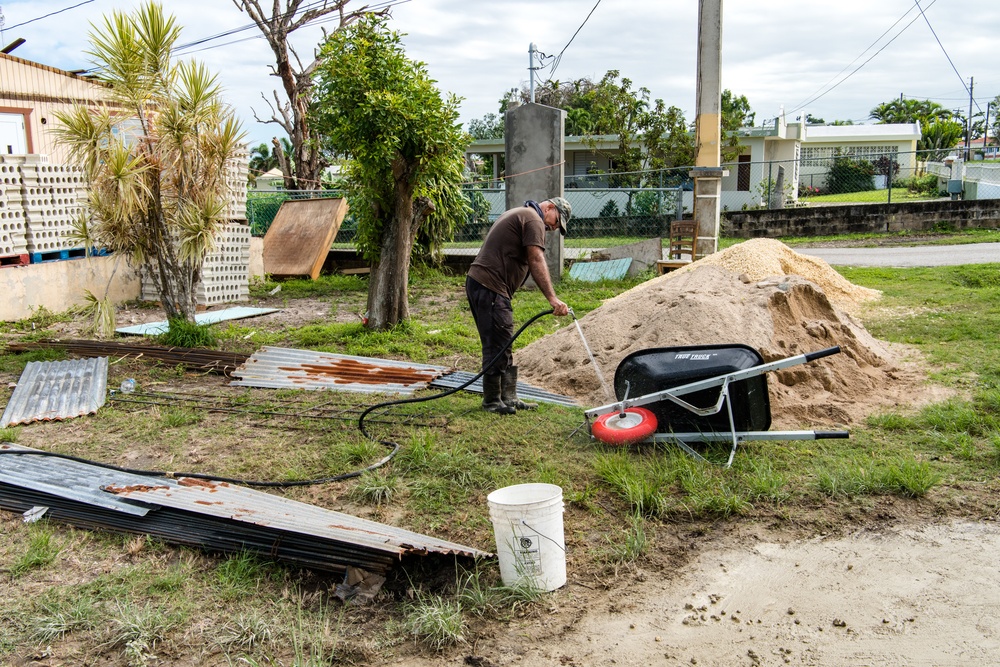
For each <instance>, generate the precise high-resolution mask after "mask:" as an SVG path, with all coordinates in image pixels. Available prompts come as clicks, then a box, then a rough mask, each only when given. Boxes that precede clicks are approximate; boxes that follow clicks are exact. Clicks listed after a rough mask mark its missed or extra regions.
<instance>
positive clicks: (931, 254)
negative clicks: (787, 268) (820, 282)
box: [793, 243, 1000, 267]
mask: <svg viewBox="0 0 1000 667" xmlns="http://www.w3.org/2000/svg"><path fill="white" fill-rule="evenodd" d="M793 250H795V252H797V253H799V254H800V255H811V256H813V257H819V258H820V259H822V260H824V261H825V262H826V263H827V264H830V265H832V266H893V267H910V266H953V265H956V264H991V263H994V262H1000V243H969V244H967V245H925V246H905V247H881V248H804V247H796V248H793Z"/></svg>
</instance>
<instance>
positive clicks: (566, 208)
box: [547, 197, 573, 236]
mask: <svg viewBox="0 0 1000 667" xmlns="http://www.w3.org/2000/svg"><path fill="white" fill-rule="evenodd" d="M547 201H549V202H550V203H552V205H554V206H555V207H556V209H557V210H558V211H559V233H560V234H562V235H563V236H566V223H568V222H569V219H570V216H572V215H573V207H572V206H570V205H569V202H568V201H566V199H565V198H563V197H552V198H551V199H549V200H547Z"/></svg>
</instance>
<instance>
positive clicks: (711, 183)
mask: <svg viewBox="0 0 1000 667" xmlns="http://www.w3.org/2000/svg"><path fill="white" fill-rule="evenodd" d="M697 90H698V92H697V100H696V106H697V115H696V116H695V121H694V125H695V142H696V143H697V152H696V153H695V160H694V165H695V166H694V169H692V170H691V172H690V176H691V177H692V178H694V192H692V195H693V196H694V201H693V208H694V221H695V242H694V246H695V247H694V248H693V253H694V257H692V259H697V258H698V257H703V256H705V255H710V254H712V253H713V252H715V251H716V250H718V248H719V214H720V210H721V206H720V203H721V202H720V200H721V198H722V177H723V176H727V175H728V174H729V172H728V171H725V170H724V169H722V154H721V150H722V141H721V135H722V128H721V111H722V0H698V88H697Z"/></svg>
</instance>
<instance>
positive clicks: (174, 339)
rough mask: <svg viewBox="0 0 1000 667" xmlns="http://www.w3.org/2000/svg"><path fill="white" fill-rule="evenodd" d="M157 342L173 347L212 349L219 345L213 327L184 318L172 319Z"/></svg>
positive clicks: (157, 338)
mask: <svg viewBox="0 0 1000 667" xmlns="http://www.w3.org/2000/svg"><path fill="white" fill-rule="evenodd" d="M156 342H157V343H159V344H160V345H168V346H171V347H203V348H212V347H215V346H216V345H217V344H218V341H217V340H216V338H215V332H214V331H212V327H211V325H209V324H198V323H197V322H192V321H191V320H188V319H185V318H183V317H172V318H170V319H169V320H168V322H167V330H166V331H165V332H164V333H162V334H160V335H159V336H157V337H156Z"/></svg>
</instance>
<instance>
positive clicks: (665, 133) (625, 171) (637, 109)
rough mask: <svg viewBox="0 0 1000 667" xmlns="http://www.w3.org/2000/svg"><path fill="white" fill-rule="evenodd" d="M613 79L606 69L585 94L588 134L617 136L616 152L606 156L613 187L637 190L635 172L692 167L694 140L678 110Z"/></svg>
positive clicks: (625, 80)
mask: <svg viewBox="0 0 1000 667" xmlns="http://www.w3.org/2000/svg"><path fill="white" fill-rule="evenodd" d="M619 77H620V74H619V72H618V70H610V71H608V72H607V73H606V74H605V75H604V77H603V78H602V79H601V81H600V83H598V84H597V86H595V87H594V88H593V89H592V90H590V91H589V92H588V96H590V97H591V115H592V116H593V119H594V125H593V132H594V134H613V135H617V136H618V150H617V152H615V153H614V154H613V155H611V156H610V157H611V158H612V159H613V160H614V165H615V166H614V170H613V171H614V172H615V173H617V174H618V177H617V178H616V179H613V180H614V183H615V185H617V186H619V187H638V186H639V185H641V183H640V182H639V181H640V174H639V173H638V172H641V171H647V170H651V169H663V168H668V167H674V166H679V165H690V164H692V163H693V162H694V138H693V136H692V135H691V134H690V132H689V131H688V127H687V124H686V123H685V121H684V114H683V112H682V111H681V110H680V109H678V108H677V107H667V106H666V104H665V103H664V102H663V100H660V99H657V100H654V101H651V100H650V92H649V89H648V88H644V87H640V88H638V89H633V88H632V81H631V79H628V78H625V77H621V78H619Z"/></svg>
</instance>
